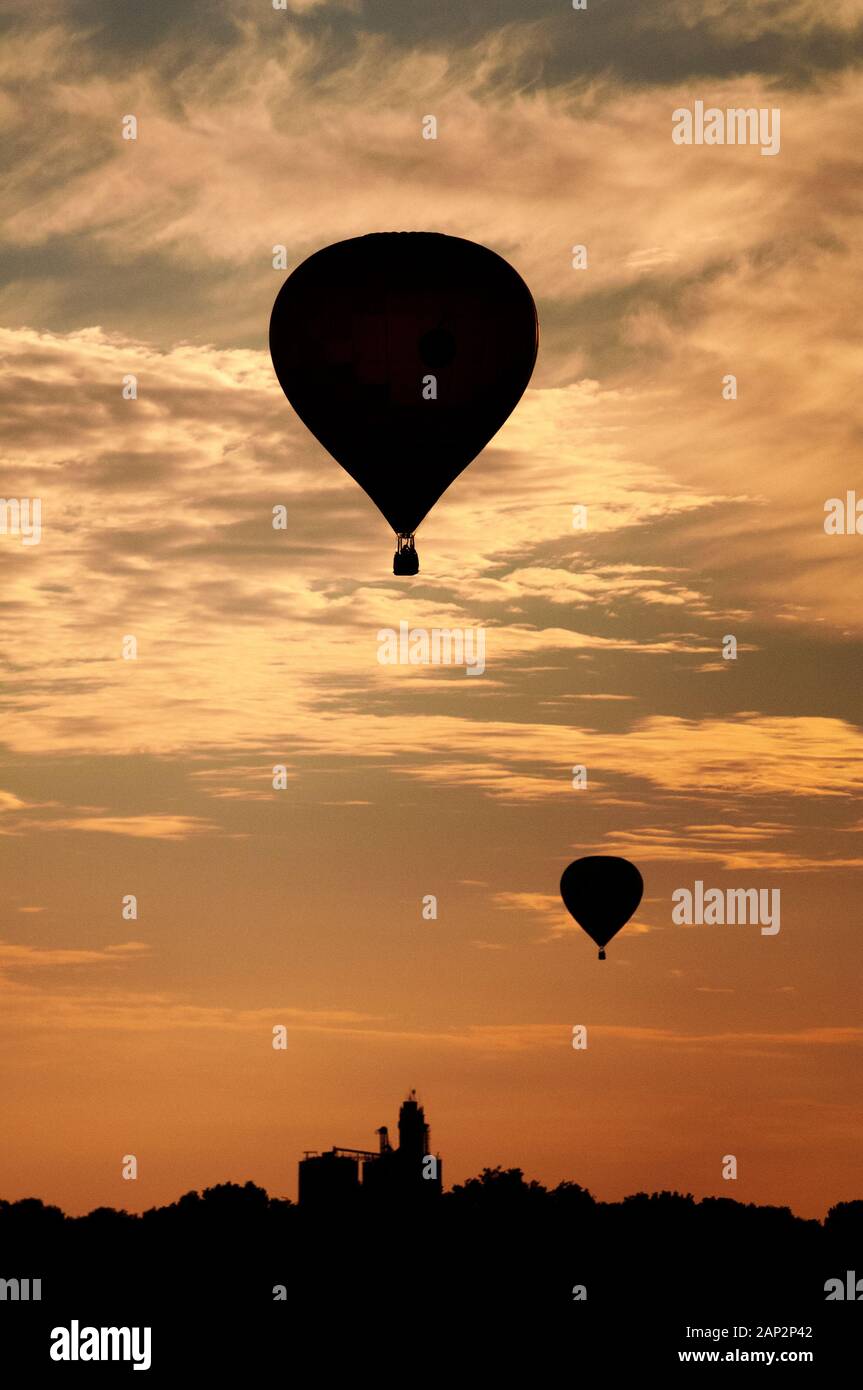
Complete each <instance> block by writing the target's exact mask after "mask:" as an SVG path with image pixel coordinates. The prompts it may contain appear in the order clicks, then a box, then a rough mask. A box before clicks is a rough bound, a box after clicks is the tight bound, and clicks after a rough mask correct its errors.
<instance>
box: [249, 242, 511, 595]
mask: <svg viewBox="0 0 863 1390" xmlns="http://www.w3.org/2000/svg"><path fill="white" fill-rule="evenodd" d="M537 342H538V326H537V318H536V306H535V305H534V302H533V299H532V297H531V293H530V290H529V289H528V288H527V285H526V284H525V283H524V281H523V280H522V279H521V276H520V275H518V274H517V273H516V271H514V270H513V268H512V266H511V265H509V264H508V263H507V262H506V261H505V260H503V259H502V258H501V257H500V256H498V255H496V253H495V252H494V251H489V250H488V249H487V248H486V247H485V246H478V245H477V244H476V243H475V242H473V241H465V240H463V239H462V238H461V237H452V236H442V235H441V234H439V233H437V232H374V233H371V234H370V235H369V236H361V237H353V238H351V240H349V241H338V242H336V243H335V244H334V245H333V246H326V247H324V249H323V250H322V251H316V252H315V253H314V255H312V256H309V258H308V260H305V261H303V263H302V265H300V266H298V267H297V269H296V270H295V271H293V273H292V274H291V275H289V276H288V278H287V280H286V281H285V283H284V284H283V285H282V288H281V289H280V290H279V293H278V295H277V296H276V302H275V304H274V305H273V312H272V316H271V318H270V354H271V356H272V359H273V366H274V368H275V371H276V376H277V377H278V379H279V383H280V385H281V387H282V390H283V391H284V393H285V395H286V396H287V398H288V400H289V401H290V403H291V405H292V406H293V407H294V410H295V411H296V412H297V414H298V415H299V417H300V419H301V420H302V421H303V423H304V424H305V425H307V426H308V428H309V429H310V430H311V432H312V434H314V435H315V436H316V438H317V439H319V440H320V442H321V444H323V446H324V448H325V449H328V450H329V452H330V453H331V454H332V456H333V458H334V459H336V461H337V462H338V463H340V464H341V465H342V467H343V468H344V469H345V470H346V471H347V472H348V473H349V474H350V475H351V477H352V478H354V479H355V480H356V482H358V483H359V485H360V487H361V488H363V490H364V491H365V492H366V493H368V495H369V497H370V498H371V500H372V501H373V502H374V503H375V506H376V507H378V508H379V510H380V511H381V512H382V513H383V515H384V516H385V517H386V519H387V521H388V522H389V523H390V525H391V526H392V528H393V530H394V531H395V533H396V536H397V538H398V540H397V550H396V555H395V559H394V562H393V572H394V573H395V574H416V573H417V571H418V570H419V561H418V559H417V553H416V546H415V543H414V532H415V531H416V529H417V527H418V526H419V524H420V522H421V521H422V519H423V517H424V516H425V515H426V514H427V512H428V511H429V510H430V508H431V507H433V506H434V504H435V502H436V501H437V500H438V498H439V497H440V496H441V495H442V494H443V493H444V492H445V491H446V489H447V488H448V487H449V485H450V483H451V482H452V481H453V479H454V478H457V477H458V475H459V473H461V472H462V470H463V469H465V468H466V467H467V465H468V464H469V463H470V461H471V459H474V458H476V456H477V454H478V453H480V451H481V450H482V449H484V448H485V446H486V444H487V443H488V441H489V440H490V439H491V438H492V436H493V435H495V434H496V433H497V431H498V430H499V429H500V427H501V425H502V424H503V423H504V421H505V420H506V418H507V416H508V415H509V414H510V413H511V412H512V411H513V410H514V408H515V406H516V405H517V403H518V401H519V399H520V397H521V395H522V393H523V391H524V389H525V387H526V386H527V383H528V382H529V380H530V377H531V373H532V371H533V366H534V363H535V361H536V351H537Z"/></svg>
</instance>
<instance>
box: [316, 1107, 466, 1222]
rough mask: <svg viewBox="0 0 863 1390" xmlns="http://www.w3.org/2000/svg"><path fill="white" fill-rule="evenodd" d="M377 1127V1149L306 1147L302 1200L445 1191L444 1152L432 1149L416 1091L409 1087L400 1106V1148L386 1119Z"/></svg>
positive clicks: (350, 1200)
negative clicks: (391, 1142) (394, 1142)
mask: <svg viewBox="0 0 863 1390" xmlns="http://www.w3.org/2000/svg"><path fill="white" fill-rule="evenodd" d="M376 1133H377V1135H378V1140H379V1146H378V1148H377V1150H373V1149H344V1148H341V1147H339V1146H337V1145H334V1146H333V1147H332V1148H331V1149H329V1150H328V1151H327V1152H326V1153H318V1152H317V1151H313V1150H306V1153H305V1156H304V1157H303V1158H302V1159H301V1160H300V1185H299V1200H300V1206H302V1207H312V1206H317V1207H324V1206H326V1207H332V1206H343V1205H350V1204H354V1203H357V1202H359V1201H362V1200H374V1201H413V1200H427V1199H428V1198H432V1197H439V1196H440V1195H441V1192H442V1191H443V1163H442V1160H441V1157H440V1154H433V1153H432V1152H431V1136H430V1132H429V1127H428V1125H427V1124H426V1118H425V1111H424V1109H423V1107H422V1106H421V1105H420V1103H419V1101H418V1099H417V1093H416V1091H411V1092H410V1093H409V1095H408V1097H407V1099H406V1100H404V1101H402V1105H401V1109H400V1110H399V1142H398V1148H393V1147H392V1145H391V1144H390V1139H389V1131H388V1129H387V1127H386V1125H381V1127H380V1129H378V1130H377V1131H376Z"/></svg>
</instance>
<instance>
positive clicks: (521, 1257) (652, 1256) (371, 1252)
mask: <svg viewBox="0 0 863 1390" xmlns="http://www.w3.org/2000/svg"><path fill="white" fill-rule="evenodd" d="M0 1257H2V1263H3V1265H4V1267H5V1268H4V1270H0V1274H3V1275H5V1276H8V1275H13V1274H15V1273H16V1271H17V1272H19V1273H20V1274H21V1275H29V1276H31V1277H35V1276H37V1275H38V1276H40V1277H42V1278H43V1282H44V1287H45V1289H46V1294H47V1292H49V1291H50V1290H51V1288H52V1280H53V1285H54V1287H55V1288H56V1289H60V1288H65V1289H67V1290H68V1289H71V1288H73V1287H88V1288H91V1289H92V1290H93V1292H94V1295H99V1296H104V1295H106V1294H110V1291H111V1289H112V1286H116V1281H117V1280H118V1278H119V1279H120V1280H121V1281H122V1284H123V1287H124V1288H125V1289H126V1290H127V1291H128V1290H129V1288H130V1287H134V1289H135V1290H136V1294H137V1296H139V1297H141V1298H144V1299H151V1300H153V1301H154V1302H157V1301H158V1300H159V1299H164V1298H171V1297H179V1298H182V1299H184V1300H186V1301H187V1302H188V1301H189V1300H190V1299H192V1300H194V1299H207V1298H209V1299H210V1300H212V1299H214V1298H218V1297H219V1296H227V1295H230V1297H231V1298H232V1299H234V1300H236V1301H243V1300H246V1301H251V1302H253V1303H255V1304H257V1305H259V1304H261V1302H262V1301H266V1302H274V1303H278V1302H282V1301H285V1300H287V1301H289V1302H291V1303H292V1304H293V1305H295V1306H297V1305H308V1306H314V1305H315V1304H316V1303H317V1302H319V1301H320V1300H321V1299H324V1300H329V1301H332V1298H333V1295H334V1291H335V1289H336V1288H337V1286H338V1283H339V1281H340V1280H343V1281H344V1280H346V1281H348V1284H349V1287H350V1290H351V1292H350V1301H351V1303H352V1304H355V1305H361V1304H363V1303H364V1302H366V1301H376V1300H379V1299H380V1298H382V1297H384V1298H386V1299H387V1300H388V1301H389V1302H390V1304H392V1303H393V1302H394V1301H395V1302H399V1303H405V1304H407V1305H411V1303H412V1300H414V1299H416V1300H419V1301H420V1302H422V1300H423V1299H425V1300H426V1302H428V1301H432V1302H434V1303H436V1304H445V1303H447V1302H449V1303H454V1304H456V1305H464V1304H465V1303H467V1304H468V1305H470V1306H477V1305H487V1306H490V1307H491V1306H497V1307H501V1306H504V1305H513V1306H518V1307H520V1308H524V1307H525V1306H527V1305H528V1304H536V1305H539V1306H541V1307H543V1308H545V1309H549V1308H551V1307H555V1306H556V1307H558V1308H563V1307H568V1306H570V1305H573V1304H575V1303H577V1302H578V1301H580V1300H579V1298H578V1289H579V1288H580V1287H583V1288H584V1290H585V1293H586V1301H587V1302H589V1303H591V1304H592V1305H594V1306H596V1305H603V1304H605V1305H609V1304H614V1303H617V1304H619V1303H620V1302H621V1301H624V1302H625V1301H627V1300H629V1301H631V1302H633V1303H637V1304H638V1305H639V1306H645V1305H648V1304H661V1303H662V1302H666V1303H667V1301H668V1300H669V1299H670V1298H680V1297H683V1296H685V1297H686V1298H689V1299H691V1300H696V1301H699V1300H700V1301H703V1302H704V1303H705V1304H706V1305H708V1306H711V1307H719V1306H722V1307H725V1306H727V1307H729V1308H737V1309H738V1310H743V1309H744V1308H746V1307H749V1306H751V1305H752V1304H753V1303H755V1304H758V1305H759V1306H763V1307H764V1308H765V1310H766V1308H767V1307H768V1305H769V1306H778V1305H784V1306H785V1307H786V1308H787V1309H788V1312H789V1314H790V1312H791V1308H792V1305H793V1306H794V1307H797V1306H804V1305H809V1306H811V1305H812V1304H813V1303H820V1302H821V1301H823V1297H824V1295H823V1286H824V1283H825V1281H826V1280H827V1279H829V1278H833V1277H844V1274H845V1271H846V1270H847V1269H855V1268H856V1267H857V1266H859V1267H860V1274H861V1275H863V1201H852V1202H840V1203H838V1204H837V1205H835V1206H833V1207H831V1209H830V1211H829V1212H828V1214H827V1216H826V1218H825V1220H824V1221H823V1222H820V1221H816V1220H805V1219H803V1218H801V1217H798V1216H795V1215H794V1213H793V1212H792V1211H791V1210H790V1209H789V1208H788V1207H772V1206H757V1205H754V1204H752V1203H749V1204H744V1203H741V1202H737V1201H734V1200H733V1199H731V1198H727V1197H705V1198H703V1199H701V1200H700V1201H696V1200H695V1198H694V1197H692V1196H691V1195H689V1194H681V1193H679V1192H655V1193H651V1194H649V1195H648V1194H647V1193H643V1192H639V1193H636V1194H634V1195H632V1196H630V1197H626V1198H624V1200H623V1201H622V1202H598V1201H596V1200H595V1198H594V1197H593V1196H592V1195H591V1193H590V1192H588V1191H587V1190H586V1189H585V1188H583V1187H580V1186H579V1185H578V1184H577V1183H573V1182H562V1183H560V1184H558V1186H557V1187H554V1188H551V1189H548V1188H546V1187H544V1186H543V1185H542V1184H541V1183H538V1182H535V1181H527V1180H525V1177H524V1174H523V1173H522V1172H521V1170H520V1169H518V1168H508V1169H503V1168H500V1167H497V1168H486V1169H484V1170H483V1172H482V1173H481V1174H480V1176H479V1177H476V1178H471V1179H469V1180H468V1181H467V1182H465V1183H462V1184H459V1185H458V1186H456V1187H454V1188H453V1189H452V1190H451V1191H450V1192H447V1193H445V1194H444V1195H443V1196H442V1197H440V1198H439V1199H437V1200H436V1201H434V1202H433V1203H429V1202H420V1203H417V1204H416V1205H413V1206H411V1205H406V1204H405V1202H404V1201H399V1202H398V1203H396V1204H394V1203H390V1204H387V1203H385V1202H382V1201H377V1202H372V1201H370V1200H363V1194H362V1192H360V1194H359V1196H358V1199H357V1200H356V1202H355V1203H353V1204H352V1205H348V1206H342V1207H340V1208H339V1209H337V1210H335V1209H329V1208H327V1209H323V1210H321V1209H314V1210H309V1209H307V1208H304V1207H298V1206H297V1205H296V1204H294V1203H292V1202H290V1201H284V1200H281V1199H278V1198H273V1197H270V1196H269V1195H268V1194H267V1193H266V1192H265V1191H264V1189H263V1188H260V1187H257V1186H256V1185H255V1184H254V1183H252V1182H247V1183H245V1185H243V1186H240V1185H238V1184H235V1183H220V1184H218V1185H217V1186H215V1187H209V1188H207V1189H205V1190H204V1191H203V1192H202V1193H198V1192H187V1193H185V1194H184V1195H183V1196H182V1197H180V1198H179V1200H178V1201H176V1202H173V1203H171V1204H170V1205H169V1206H164V1207H153V1208H151V1209H150V1210H148V1211H145V1212H143V1213H142V1214H140V1215H137V1214H132V1213H129V1212H127V1211H125V1210H114V1209H113V1208H111V1207H97V1208H96V1209H95V1210H94V1211H91V1212H89V1213H88V1214H87V1215H86V1216H79V1217H70V1216H66V1215H64V1213H63V1212H62V1211H61V1210H60V1209H59V1208H58V1207H55V1206H46V1205H45V1204H44V1203H43V1202H41V1201H39V1200H37V1199H35V1198H28V1199H25V1200H23V1201H18V1202H7V1201H0ZM361 1270H362V1271H366V1273H367V1276H368V1277H366V1276H365V1275H364V1276H363V1277H362V1278H360V1277H358V1274H359V1271H361ZM274 1290H276V1292H275V1293H274V1292H273V1291H274ZM282 1290H283V1291H284V1299H283V1298H282V1296H281V1295H282ZM574 1291H575V1293H574Z"/></svg>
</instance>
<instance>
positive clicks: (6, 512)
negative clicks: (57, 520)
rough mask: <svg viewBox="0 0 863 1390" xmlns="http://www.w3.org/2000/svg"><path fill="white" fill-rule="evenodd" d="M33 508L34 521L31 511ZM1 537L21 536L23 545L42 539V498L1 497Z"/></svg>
mask: <svg viewBox="0 0 863 1390" xmlns="http://www.w3.org/2000/svg"><path fill="white" fill-rule="evenodd" d="M31 506H32V509H33V510H32V519H31V514H30V509H31ZM0 536H20V537H21V544H22V545H38V544H39V542H40V541H41V539H42V499H41V497H22V498H21V499H20V500H19V499H18V498H17V497H0Z"/></svg>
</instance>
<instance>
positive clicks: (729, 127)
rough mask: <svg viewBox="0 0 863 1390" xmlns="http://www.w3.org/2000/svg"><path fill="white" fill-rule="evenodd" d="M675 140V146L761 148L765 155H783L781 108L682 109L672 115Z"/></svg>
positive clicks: (697, 106) (698, 106) (699, 106)
mask: <svg viewBox="0 0 863 1390" xmlns="http://www.w3.org/2000/svg"><path fill="white" fill-rule="evenodd" d="M671 138H672V140H673V141H674V143H675V145H760V146H761V153H762V154H767V155H771V154H778V153H779V107H778V106H772V107H769V108H768V107H766V106H759V107H755V106H729V107H728V108H727V109H726V110H725V111H723V110H722V108H721V107H719V106H708V108H707V110H706V111H705V109H704V102H703V101H696V103H695V109H694V110H693V111H690V110H689V107H688V106H678V108H677V110H676V111H672V113H671Z"/></svg>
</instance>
